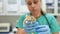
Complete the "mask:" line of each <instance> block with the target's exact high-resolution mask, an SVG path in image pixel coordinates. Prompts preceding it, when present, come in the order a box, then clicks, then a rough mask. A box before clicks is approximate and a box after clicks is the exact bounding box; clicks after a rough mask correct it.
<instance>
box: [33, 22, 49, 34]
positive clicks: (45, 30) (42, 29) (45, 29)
mask: <svg viewBox="0 0 60 34" xmlns="http://www.w3.org/2000/svg"><path fill="white" fill-rule="evenodd" d="M33 26H34V29H35V31H36V32H37V33H38V34H50V28H49V26H48V25H39V23H38V22H35V23H34V25H33Z"/></svg>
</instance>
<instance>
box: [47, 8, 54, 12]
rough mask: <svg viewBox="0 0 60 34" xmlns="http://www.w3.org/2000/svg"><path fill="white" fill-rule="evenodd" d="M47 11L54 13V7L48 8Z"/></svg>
mask: <svg viewBox="0 0 60 34" xmlns="http://www.w3.org/2000/svg"><path fill="white" fill-rule="evenodd" d="M46 12H47V13H54V9H46Z"/></svg>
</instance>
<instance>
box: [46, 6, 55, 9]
mask: <svg viewBox="0 0 60 34" xmlns="http://www.w3.org/2000/svg"><path fill="white" fill-rule="evenodd" d="M46 8H47V9H54V7H53V6H48V7H46Z"/></svg>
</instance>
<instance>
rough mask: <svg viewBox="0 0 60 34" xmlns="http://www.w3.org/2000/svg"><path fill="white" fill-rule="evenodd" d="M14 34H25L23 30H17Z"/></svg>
mask: <svg viewBox="0 0 60 34" xmlns="http://www.w3.org/2000/svg"><path fill="white" fill-rule="evenodd" d="M16 34H26V32H25V31H24V30H23V29H17V33H16Z"/></svg>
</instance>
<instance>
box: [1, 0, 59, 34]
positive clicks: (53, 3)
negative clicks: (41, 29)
mask: <svg viewBox="0 0 60 34" xmlns="http://www.w3.org/2000/svg"><path fill="white" fill-rule="evenodd" d="M42 8H43V11H44V12H46V13H49V14H52V15H54V16H55V17H56V19H57V21H58V24H59V26H60V0H42ZM27 13H29V10H28V9H27V6H26V3H25V0H0V34H16V31H17V29H16V28H15V26H16V23H17V22H18V19H19V17H20V16H21V15H23V14H27Z"/></svg>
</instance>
